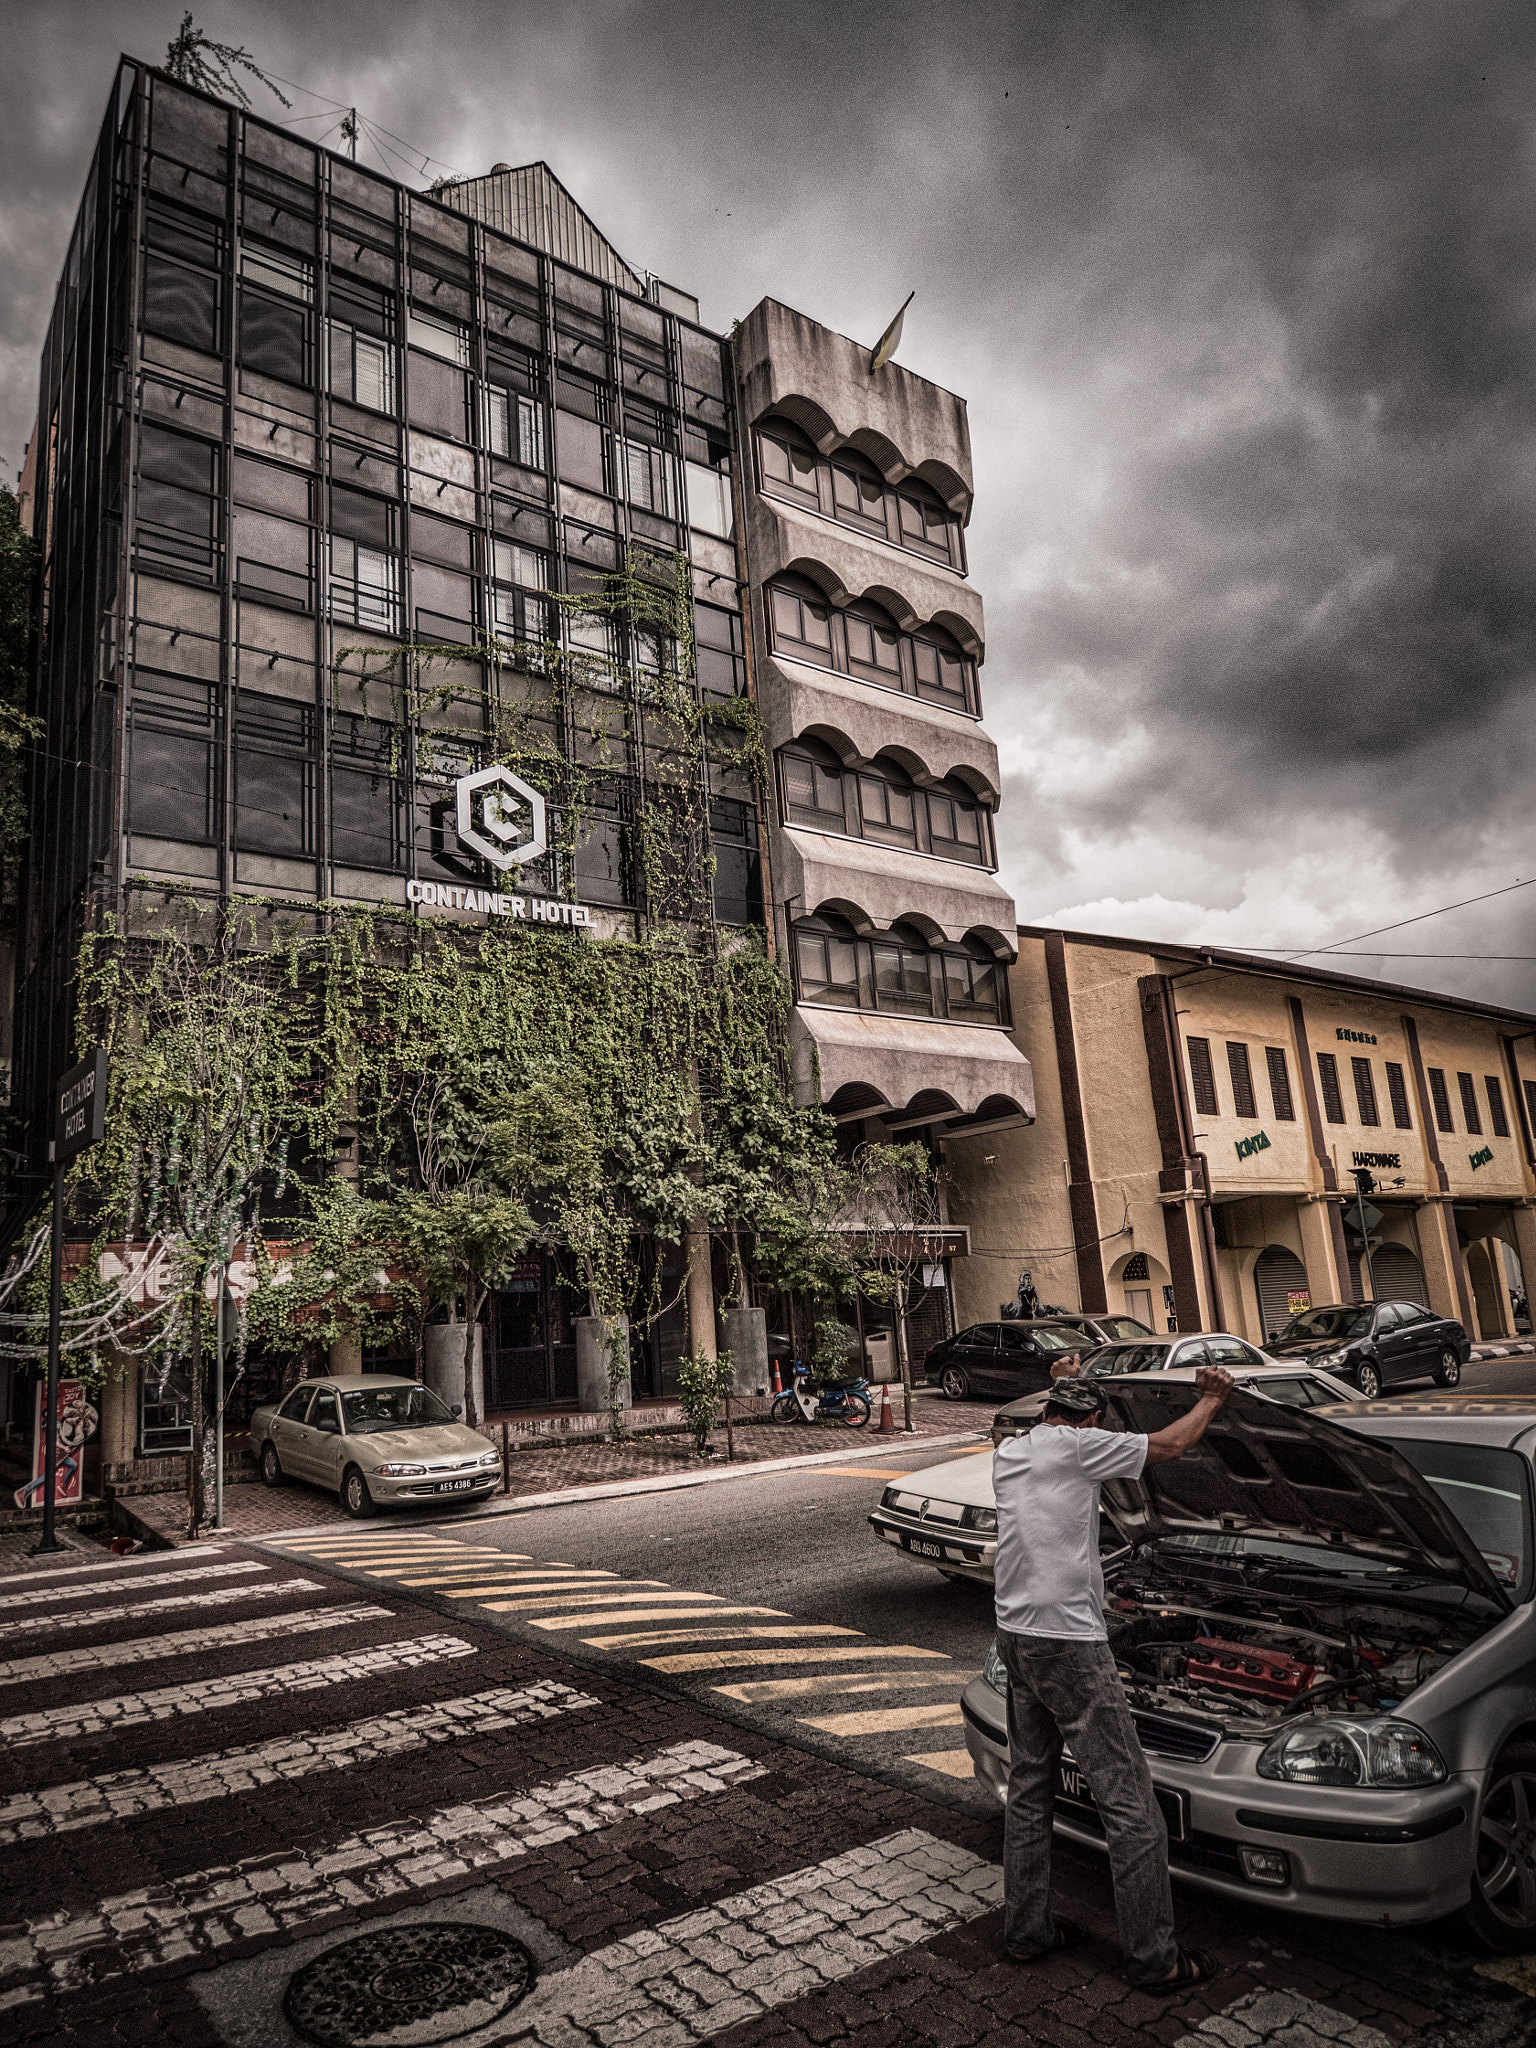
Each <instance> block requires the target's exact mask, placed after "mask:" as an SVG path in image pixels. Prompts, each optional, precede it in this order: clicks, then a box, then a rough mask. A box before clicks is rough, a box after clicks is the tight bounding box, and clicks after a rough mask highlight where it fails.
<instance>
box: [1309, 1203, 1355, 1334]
mask: <svg viewBox="0 0 1536 2048" xmlns="http://www.w3.org/2000/svg"><path fill="white" fill-rule="evenodd" d="M1331 1207H1332V1205H1331V1204H1330V1203H1328V1202H1326V1201H1310V1202H1309V1201H1306V1200H1302V1201H1299V1202H1298V1203H1297V1205H1296V1220H1297V1223H1298V1224H1299V1225H1300V1228H1301V1263H1302V1264H1303V1265H1304V1266H1305V1267H1306V1269H1307V1292H1308V1294H1310V1295H1311V1297H1312V1306H1313V1307H1314V1308H1320V1307H1321V1306H1322V1305H1323V1303H1324V1302H1328V1301H1348V1300H1349V1297H1350V1284H1349V1271H1348V1268H1347V1267H1346V1269H1345V1270H1344V1272H1342V1273H1341V1272H1340V1271H1339V1262H1338V1257H1337V1254H1336V1250H1335V1233H1334V1228H1333V1222H1332V1219H1331V1217H1330V1214H1329V1211H1330V1209H1331Z"/></svg>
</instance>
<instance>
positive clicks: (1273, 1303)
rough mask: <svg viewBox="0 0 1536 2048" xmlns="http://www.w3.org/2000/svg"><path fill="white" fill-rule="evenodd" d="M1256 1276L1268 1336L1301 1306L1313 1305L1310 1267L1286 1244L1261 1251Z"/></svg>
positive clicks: (1265, 1332)
mask: <svg viewBox="0 0 1536 2048" xmlns="http://www.w3.org/2000/svg"><path fill="white" fill-rule="evenodd" d="M1253 1280H1254V1285H1255V1287H1256V1288H1257V1289H1258V1294H1259V1318H1260V1321H1261V1322H1262V1324H1263V1326H1264V1334H1265V1336H1266V1337H1270V1336H1273V1335H1274V1334H1275V1333H1276V1332H1277V1331H1279V1330H1283V1329H1284V1328H1285V1326H1286V1324H1287V1323H1288V1322H1289V1321H1290V1319H1291V1317H1292V1316H1293V1315H1295V1314H1296V1313H1297V1311H1298V1310H1299V1309H1303V1308H1309V1307H1311V1305H1312V1298H1311V1295H1310V1294H1309V1292H1308V1290H1307V1269H1306V1267H1305V1266H1304V1265H1303V1264H1302V1263H1301V1261H1300V1259H1298V1258H1297V1256H1296V1254H1295V1253H1294V1252H1290V1251H1287V1250H1286V1248H1285V1246H1284V1245H1281V1244H1272V1245H1271V1246H1270V1247H1269V1249H1268V1250H1267V1251H1262V1252H1260V1254H1259V1257H1258V1261H1257V1263H1256V1264H1255V1266H1254V1269H1253ZM1298 1297H1299V1298H1298Z"/></svg>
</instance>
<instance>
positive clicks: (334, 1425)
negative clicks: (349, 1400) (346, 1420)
mask: <svg viewBox="0 0 1536 2048" xmlns="http://www.w3.org/2000/svg"><path fill="white" fill-rule="evenodd" d="M315 1427H316V1429H322V1430H324V1431H325V1433H326V1435H327V1436H340V1435H341V1424H340V1423H339V1422H338V1421H337V1420H336V1418H335V1416H334V1415H327V1416H326V1417H325V1419H324V1421H322V1422H317V1423H316V1424H315Z"/></svg>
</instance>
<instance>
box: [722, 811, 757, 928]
mask: <svg viewBox="0 0 1536 2048" xmlns="http://www.w3.org/2000/svg"><path fill="white" fill-rule="evenodd" d="M709 844H710V851H711V853H713V855H714V857H715V874H714V882H713V888H712V894H713V898H714V906H715V916H716V918H717V919H718V920H719V922H720V923H721V924H740V925H747V924H761V923H762V921H763V863H762V856H761V854H760V853H759V852H758V850H757V812H756V810H755V809H754V807H753V806H752V805H751V804H747V803H738V802H737V801H736V799H735V798H734V797H715V798H714V799H713V800H712V802H711V803H710V806H709Z"/></svg>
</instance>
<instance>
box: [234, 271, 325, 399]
mask: <svg viewBox="0 0 1536 2048" xmlns="http://www.w3.org/2000/svg"><path fill="white" fill-rule="evenodd" d="M314 296H315V287H314V265H313V264H311V263H306V262H305V261H304V259H303V258H302V257H299V256H290V255H288V254H287V253H286V251H281V250H277V249H257V248H252V247H251V246H250V245H249V244H248V245H247V246H246V247H245V248H243V249H242V250H241V252H240V367H241V368H242V369H244V370H254V371H255V372H256V373H257V374H258V375H259V376H262V377H275V378H276V379H278V381H279V382H281V383H284V384H300V385H305V386H308V385H311V384H313V383H314V381H315V373H314V358H313V350H312V345H311V315H310V307H311V305H312V304H313V301H314Z"/></svg>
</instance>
